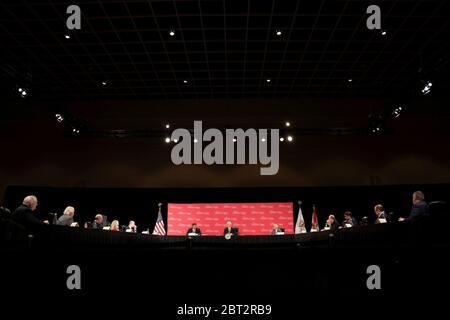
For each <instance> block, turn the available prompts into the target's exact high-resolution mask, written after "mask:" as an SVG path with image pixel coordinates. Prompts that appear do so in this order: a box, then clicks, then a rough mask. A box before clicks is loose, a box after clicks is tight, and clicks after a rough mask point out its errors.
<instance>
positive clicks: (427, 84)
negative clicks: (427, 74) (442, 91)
mask: <svg viewBox="0 0 450 320" xmlns="http://www.w3.org/2000/svg"><path fill="white" fill-rule="evenodd" d="M432 86H433V83H432V82H431V81H427V82H425V85H424V87H423V89H422V94H423V95H427V94H429V93H430V92H431V87H432Z"/></svg>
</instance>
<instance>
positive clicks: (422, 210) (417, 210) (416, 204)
mask: <svg viewBox="0 0 450 320" xmlns="http://www.w3.org/2000/svg"><path fill="white" fill-rule="evenodd" d="M412 203H413V206H412V209H411V213H410V214H409V217H408V218H406V219H405V218H399V219H398V221H410V222H417V221H419V220H421V219H422V218H425V217H428V204H427V203H426V202H425V195H424V194H423V192H422V191H416V192H414V193H413V195H412Z"/></svg>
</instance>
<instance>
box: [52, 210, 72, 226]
mask: <svg viewBox="0 0 450 320" xmlns="http://www.w3.org/2000/svg"><path fill="white" fill-rule="evenodd" d="M74 214H75V208H74V207H71V206H69V207H67V208H66V209H65V210H64V214H63V215H62V216H61V217H59V219H58V221H56V224H57V225H58V226H69V227H70V226H71V225H72V223H73V222H74V221H73V216H74Z"/></svg>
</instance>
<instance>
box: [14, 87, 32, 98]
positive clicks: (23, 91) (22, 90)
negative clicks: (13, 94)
mask: <svg viewBox="0 0 450 320" xmlns="http://www.w3.org/2000/svg"><path fill="white" fill-rule="evenodd" d="M16 90H17V92H18V93H19V96H20V97H21V98H26V97H27V96H29V93H30V92H29V91H28V89H26V88H24V87H18V88H16Z"/></svg>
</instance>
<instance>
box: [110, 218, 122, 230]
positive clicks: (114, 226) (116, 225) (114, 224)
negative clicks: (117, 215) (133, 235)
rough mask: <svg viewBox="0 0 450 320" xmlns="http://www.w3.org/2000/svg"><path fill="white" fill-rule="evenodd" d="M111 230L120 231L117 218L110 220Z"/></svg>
mask: <svg viewBox="0 0 450 320" xmlns="http://www.w3.org/2000/svg"><path fill="white" fill-rule="evenodd" d="M110 230H111V231H120V229H119V220H114V221H113V222H111V229H110Z"/></svg>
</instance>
